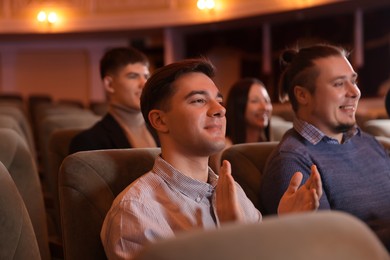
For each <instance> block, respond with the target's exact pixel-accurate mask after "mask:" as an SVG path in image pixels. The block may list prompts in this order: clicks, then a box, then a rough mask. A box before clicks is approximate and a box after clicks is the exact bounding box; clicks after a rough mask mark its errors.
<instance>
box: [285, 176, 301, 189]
mask: <svg viewBox="0 0 390 260" xmlns="http://www.w3.org/2000/svg"><path fill="white" fill-rule="evenodd" d="M302 178H303V175H302V173H300V172H296V173H294V175H293V176H292V178H291V180H290V185H288V188H287V192H288V193H294V192H296V191H297V190H298V187H299V185H300V184H301V182H302Z"/></svg>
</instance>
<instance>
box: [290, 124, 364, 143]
mask: <svg viewBox="0 0 390 260" xmlns="http://www.w3.org/2000/svg"><path fill="white" fill-rule="evenodd" d="M293 126H294V129H295V130H296V131H297V132H298V133H299V134H300V135H301V136H302V137H303V138H305V139H306V140H307V141H309V142H310V143H311V144H313V145H316V144H318V143H319V142H320V141H321V140H324V141H325V142H326V143H332V144H339V142H338V140H336V139H334V138H332V137H329V136H327V135H325V134H324V133H323V132H322V131H321V130H319V129H318V128H317V127H315V126H314V125H312V124H310V123H308V122H306V121H303V120H300V119H298V118H297V117H295V118H294V122H293ZM360 131H361V130H360V128H359V127H358V126H357V125H355V126H354V127H353V128H352V129H350V130H349V131H347V132H345V133H343V143H346V142H348V141H349V140H350V139H351V138H352V137H353V136H355V135H360Z"/></svg>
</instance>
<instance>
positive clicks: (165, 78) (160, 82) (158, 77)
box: [141, 58, 215, 125]
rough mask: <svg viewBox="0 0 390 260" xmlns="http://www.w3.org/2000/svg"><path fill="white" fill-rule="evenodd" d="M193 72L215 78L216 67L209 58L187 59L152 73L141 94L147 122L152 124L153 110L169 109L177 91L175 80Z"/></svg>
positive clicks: (143, 111)
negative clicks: (151, 114)
mask: <svg viewBox="0 0 390 260" xmlns="http://www.w3.org/2000/svg"><path fill="white" fill-rule="evenodd" d="M191 72H199V73H203V74H205V75H206V76H208V77H209V78H213V77H214V74H215V69H214V66H213V64H212V63H211V62H210V61H209V60H207V59H203V58H201V59H187V60H183V61H179V62H175V63H171V64H169V65H166V66H164V67H161V68H159V69H157V70H156V71H155V72H154V73H153V74H152V76H151V77H150V78H149V79H148V80H147V82H146V84H145V87H144V89H143V90H142V95H141V111H142V115H143V117H144V118H145V121H146V123H147V124H149V125H150V122H149V116H148V115H149V112H150V111H151V110H153V109H162V110H168V109H169V100H170V98H171V97H172V95H173V93H174V92H175V88H174V86H173V82H174V81H176V80H177V79H178V78H179V77H180V76H182V75H184V74H187V73H191Z"/></svg>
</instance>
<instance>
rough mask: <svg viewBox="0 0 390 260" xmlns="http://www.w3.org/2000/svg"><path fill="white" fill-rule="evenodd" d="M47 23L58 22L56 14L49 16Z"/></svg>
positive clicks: (52, 13) (51, 13)
mask: <svg viewBox="0 0 390 260" xmlns="http://www.w3.org/2000/svg"><path fill="white" fill-rule="evenodd" d="M47 21H48V22H49V23H55V22H57V14H56V13H55V12H50V13H49V15H48V16H47Z"/></svg>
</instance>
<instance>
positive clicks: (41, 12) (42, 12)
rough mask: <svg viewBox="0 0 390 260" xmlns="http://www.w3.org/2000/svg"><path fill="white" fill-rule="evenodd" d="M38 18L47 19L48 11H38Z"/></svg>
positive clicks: (40, 19) (41, 20)
mask: <svg viewBox="0 0 390 260" xmlns="http://www.w3.org/2000/svg"><path fill="white" fill-rule="evenodd" d="M37 20H38V21H39V22H41V23H42V22H44V21H46V13H45V12H44V11H40V12H39V13H38V15H37Z"/></svg>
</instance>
